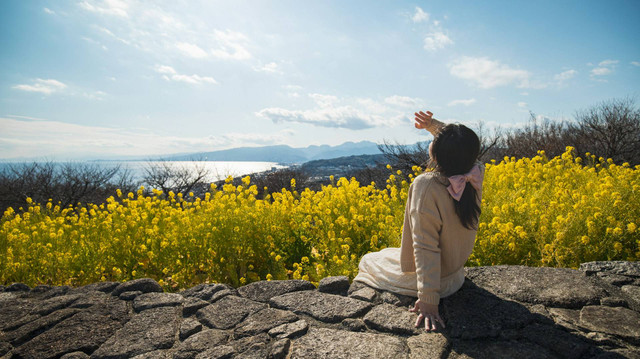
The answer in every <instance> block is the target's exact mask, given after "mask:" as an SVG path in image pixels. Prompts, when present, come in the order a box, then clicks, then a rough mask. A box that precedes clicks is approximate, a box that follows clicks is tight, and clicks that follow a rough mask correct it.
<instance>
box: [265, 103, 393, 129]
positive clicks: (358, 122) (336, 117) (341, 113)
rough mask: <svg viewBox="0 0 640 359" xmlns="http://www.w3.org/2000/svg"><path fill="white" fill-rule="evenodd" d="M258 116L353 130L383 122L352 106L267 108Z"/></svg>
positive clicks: (274, 120) (275, 121) (277, 120)
mask: <svg viewBox="0 0 640 359" xmlns="http://www.w3.org/2000/svg"><path fill="white" fill-rule="evenodd" d="M256 115H257V116H258V117H262V118H267V119H270V120H271V121H273V122H274V123H280V122H297V123H307V124H312V125H315V126H321V127H336V128H348V129H351V130H363V129H367V128H373V127H376V125H377V123H378V122H380V120H382V119H381V118H377V117H375V116H371V115H368V114H365V113H363V112H361V111H359V110H357V109H355V108H353V107H351V106H341V107H327V108H320V109H315V110H306V111H299V110H293V111H292V110H287V109H284V108H265V109H263V110H260V111H259V112H257V113H256Z"/></svg>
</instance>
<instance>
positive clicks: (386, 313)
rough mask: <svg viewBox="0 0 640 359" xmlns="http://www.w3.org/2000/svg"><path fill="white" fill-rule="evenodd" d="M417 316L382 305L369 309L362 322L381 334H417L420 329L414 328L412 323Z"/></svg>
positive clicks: (392, 306) (393, 306) (405, 310)
mask: <svg viewBox="0 0 640 359" xmlns="http://www.w3.org/2000/svg"><path fill="white" fill-rule="evenodd" d="M417 318H418V315H417V314H416V313H413V312H409V310H407V309H405V308H399V307H396V306H395V305H392V304H388V303H383V304H380V305H377V306H375V307H374V308H373V309H371V310H370V311H369V312H368V313H367V315H365V316H364V322H365V323H366V324H367V326H369V327H370V328H372V329H376V330H379V331H381V332H389V333H399V334H419V333H420V328H416V327H415V326H414V323H415V322H416V319H417Z"/></svg>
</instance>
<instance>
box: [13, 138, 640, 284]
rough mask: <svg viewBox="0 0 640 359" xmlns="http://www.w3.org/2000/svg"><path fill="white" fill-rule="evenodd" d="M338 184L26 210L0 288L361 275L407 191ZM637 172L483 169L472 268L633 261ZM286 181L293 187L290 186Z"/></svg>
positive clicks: (396, 222)
mask: <svg viewBox="0 0 640 359" xmlns="http://www.w3.org/2000/svg"><path fill="white" fill-rule="evenodd" d="M414 170H415V171H416V172H415V173H413V174H409V175H406V176H405V174H403V173H401V172H399V171H398V172H393V174H391V175H390V177H389V179H388V180H387V182H388V183H387V186H386V188H384V189H376V188H375V186H374V185H373V184H369V185H364V184H360V183H358V182H357V181H356V179H354V178H352V179H346V178H340V179H339V180H337V181H336V182H335V183H334V184H332V185H329V186H325V187H323V188H322V189H321V190H319V191H311V190H309V189H305V190H304V191H293V192H291V191H287V190H282V191H281V192H277V193H274V194H272V195H270V196H267V197H266V198H256V197H257V188H256V187H255V185H252V184H251V182H250V178H249V177H245V178H243V179H242V184H241V185H240V186H237V187H236V186H234V185H232V184H231V179H230V178H229V179H228V180H227V183H226V184H225V185H224V186H223V187H222V188H215V187H214V186H212V188H211V191H210V192H209V193H207V194H206V196H205V197H204V198H195V197H194V196H193V194H188V195H185V196H184V197H183V196H182V194H178V195H175V194H174V193H171V192H170V193H167V194H164V193H161V192H160V191H157V190H153V191H152V194H151V195H144V188H140V190H138V192H137V193H128V194H123V193H121V192H120V191H118V193H117V194H116V195H115V196H113V197H110V198H109V199H108V200H107V203H106V204H103V205H91V204H90V205H86V206H77V207H76V208H71V207H69V208H60V207H59V206H56V205H55V204H52V203H51V202H49V203H44V204H37V203H31V201H30V200H28V202H29V205H28V208H27V209H26V210H24V211H18V212H15V211H14V210H13V209H11V208H10V209H8V210H7V211H6V212H5V213H4V215H3V217H2V219H1V220H0V224H1V228H0V284H5V285H6V284H11V283H13V282H23V283H26V284H28V285H31V286H33V285H37V284H53V285H64V284H66V285H72V286H78V285H83V284H87V283H92V282H96V281H100V280H114V281H124V280H130V279H135V278H142V277H151V278H154V279H156V280H158V282H159V283H160V284H161V285H162V286H163V287H164V288H165V290H166V291H177V290H179V289H182V288H186V287H190V286H193V285H195V284H197V283H202V282H210V283H212V282H221V283H229V284H231V285H233V286H240V285H243V284H246V283H250V282H253V281H257V280H264V279H267V280H270V279H307V280H310V281H312V282H313V283H316V284H317V282H318V281H319V280H320V279H321V278H323V277H326V276H331V275H346V276H349V278H350V279H353V277H354V276H355V275H356V274H357V272H358V263H359V260H360V258H361V257H362V256H363V255H364V254H366V253H367V252H371V251H378V250H380V249H382V248H385V247H398V246H399V245H400V233H401V228H402V221H403V211H404V205H405V201H406V196H407V189H408V186H409V183H410V182H411V180H412V179H413V178H414V177H415V176H416V175H417V174H418V173H419V172H420V171H421V169H420V168H415V169H414ZM639 173H640V166H636V167H635V168H631V167H630V166H629V165H628V164H623V165H622V166H618V165H615V164H613V162H612V161H610V160H609V161H607V160H605V159H602V158H599V159H598V158H595V156H592V155H589V154H587V155H585V156H584V158H583V157H576V155H575V154H574V150H573V148H571V147H567V151H566V152H565V153H564V154H563V155H562V156H559V157H556V158H553V159H547V158H546V157H545V155H544V153H543V152H542V151H541V152H539V154H538V156H536V157H534V158H524V159H520V160H515V159H514V158H505V159H504V160H503V161H501V162H500V163H488V164H487V165H486V177H485V183H484V198H483V206H482V215H481V217H480V220H481V223H480V228H479V231H478V237H477V241H476V246H475V249H474V253H473V254H472V256H471V258H470V259H469V261H468V263H467V264H468V265H471V266H476V265H496V264H524V265H530V266H556V267H571V268H576V267H577V266H578V265H579V264H580V263H582V262H587V261H593V260H638V259H640V249H639V247H640V234H639V231H638V229H637V225H638V224H639V223H640V175H639ZM292 184H293V185H295V183H292Z"/></svg>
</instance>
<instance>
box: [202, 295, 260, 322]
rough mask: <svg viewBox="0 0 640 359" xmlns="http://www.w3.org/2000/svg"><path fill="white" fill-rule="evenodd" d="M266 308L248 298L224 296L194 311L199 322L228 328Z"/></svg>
mask: <svg viewBox="0 0 640 359" xmlns="http://www.w3.org/2000/svg"><path fill="white" fill-rule="evenodd" d="M264 308H267V305H266V304H264V303H259V302H256V301H253V300H250V299H246V298H241V297H236V296H226V297H224V298H222V299H220V300H218V301H216V302H214V303H213V304H210V305H208V306H206V307H204V308H202V309H199V310H198V311H197V312H196V317H197V318H198V320H200V322H202V323H203V324H205V325H207V326H208V327H210V328H218V329H230V328H233V327H235V326H236V324H238V323H240V322H241V321H242V320H243V319H244V318H246V317H247V316H248V315H249V314H251V313H254V312H257V311H259V310H261V309H264Z"/></svg>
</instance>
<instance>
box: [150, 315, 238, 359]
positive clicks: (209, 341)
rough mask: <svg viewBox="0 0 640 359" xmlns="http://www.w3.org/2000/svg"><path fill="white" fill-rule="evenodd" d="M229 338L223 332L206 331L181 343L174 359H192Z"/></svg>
mask: <svg viewBox="0 0 640 359" xmlns="http://www.w3.org/2000/svg"><path fill="white" fill-rule="evenodd" d="M143 313H144V312H143ZM228 338H229V335H228V334H227V333H226V332H225V331H223V330H219V329H205V330H203V331H201V332H199V333H196V334H193V335H192V336H190V337H189V338H187V339H186V340H185V341H183V342H182V343H180V344H179V346H178V347H177V349H176V352H175V353H174V355H173V357H174V359H191V358H193V357H194V356H195V355H197V354H199V353H202V352H204V351H205V350H207V349H209V348H213V347H216V346H219V345H222V344H224V343H225V342H226V341H227V339H228Z"/></svg>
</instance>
